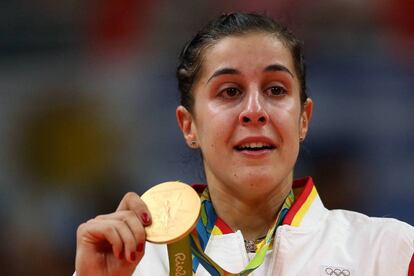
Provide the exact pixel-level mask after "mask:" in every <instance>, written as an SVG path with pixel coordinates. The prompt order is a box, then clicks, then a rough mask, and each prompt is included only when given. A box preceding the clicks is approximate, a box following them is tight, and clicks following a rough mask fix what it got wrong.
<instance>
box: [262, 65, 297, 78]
mask: <svg viewBox="0 0 414 276" xmlns="http://www.w3.org/2000/svg"><path fill="white" fill-rule="evenodd" d="M263 71H264V72H276V71H282V72H286V73H288V74H289V75H290V76H291V77H292V78H295V76H294V75H293V73H292V72H290V70H289V69H288V68H287V67H285V66H283V65H281V64H271V65H269V66H267V67H266V68H265V69H264V70H263Z"/></svg>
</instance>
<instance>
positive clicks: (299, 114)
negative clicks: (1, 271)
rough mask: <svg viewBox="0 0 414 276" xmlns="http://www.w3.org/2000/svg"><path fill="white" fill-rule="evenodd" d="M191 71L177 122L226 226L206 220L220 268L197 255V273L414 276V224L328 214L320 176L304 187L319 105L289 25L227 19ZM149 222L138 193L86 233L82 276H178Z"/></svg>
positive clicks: (212, 32)
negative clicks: (305, 150) (297, 174)
mask: <svg viewBox="0 0 414 276" xmlns="http://www.w3.org/2000/svg"><path fill="white" fill-rule="evenodd" d="M180 62H181V64H180V65H179V67H178V69H177V77H178V81H179V88H180V92H181V106H179V107H178V108H177V110H176V116H177V121H178V124H179V127H180V128H181V130H182V133H183V136H184V139H185V141H186V142H187V144H188V145H189V146H190V147H191V148H194V149H200V150H201V153H202V158H203V163H204V170H205V175H206V179H207V183H208V188H205V189H204V191H201V192H202V195H201V196H202V200H203V208H204V209H203V210H206V209H208V208H210V209H208V211H207V213H208V214H209V221H210V223H211V222H212V224H213V225H214V227H213V229H207V230H206V227H207V226H205V225H204V224H203V222H202V221H201V220H200V221H199V223H198V226H197V231H198V236H200V237H204V239H205V240H204V241H201V243H202V244H203V246H202V251H204V253H205V254H206V255H207V256H208V257H209V258H210V259H211V260H210V261H211V262H210V261H207V262H205V261H203V260H201V259H200V258H199V257H196V256H194V255H193V270H194V272H196V275H210V274H213V275H214V274H217V275H218V274H225V272H224V271H227V272H231V273H236V274H237V273H239V272H241V271H243V272H242V273H241V274H242V275H246V274H248V273H251V274H250V275H407V273H411V274H410V275H414V274H413V273H414V271H413V266H414V264H413V260H412V259H413V251H414V229H413V228H412V227H411V226H409V225H407V224H404V223H402V222H399V221H396V220H392V219H384V218H369V217H366V216H364V215H362V214H358V213H354V212H349V211H342V210H334V211H328V210H327V209H325V208H324V207H323V205H322V202H321V200H320V199H319V197H318V194H317V192H316V189H315V187H314V186H313V183H312V179H311V178H305V179H301V180H296V181H294V180H293V169H294V166H295V163H296V160H297V156H298V152H299V146H300V142H301V141H303V140H304V139H305V137H306V135H307V132H308V129H309V122H310V120H311V117H312V109H313V103H312V100H311V99H310V98H309V97H308V96H307V95H306V90H305V88H306V84H305V65H304V60H303V55H302V48H301V44H300V42H299V41H298V40H297V39H296V38H295V37H294V36H293V35H292V34H291V33H290V32H289V31H288V30H287V29H286V28H284V27H282V26H281V25H279V24H278V23H276V22H274V21H273V20H272V19H270V18H268V17H266V16H261V15H256V14H242V13H233V14H228V15H223V16H221V17H219V18H217V19H216V20H214V21H212V22H211V23H210V24H208V25H207V26H206V27H205V28H203V29H202V30H201V31H200V32H199V33H198V34H197V35H196V36H195V37H194V38H193V40H192V41H191V42H190V43H189V44H187V45H186V47H185V48H184V49H183V51H182V53H181V56H180ZM209 206H210V207H209ZM149 224H151V214H150V213H149V211H148V209H147V208H146V206H145V204H144V203H143V201H142V200H141V199H140V197H139V196H138V195H136V194H135V193H128V194H127V195H125V197H124V198H123V199H122V201H121V203H120V204H119V207H118V209H117V210H116V211H115V212H114V213H112V214H108V215H101V216H98V217H96V218H95V219H92V220H90V221H88V222H86V223H84V224H82V225H81V226H79V228H78V233H77V254H76V271H77V274H78V275H131V274H132V273H134V271H135V273H136V274H134V275H167V274H168V271H169V268H168V256H167V249H166V246H165V245H154V244H150V243H145V233H144V227H145V226H147V225H149ZM203 227H204V228H203ZM200 231H201V232H202V231H204V232H203V233H204V234H203V233H201V232H200ZM264 237H266V238H264ZM192 238H193V239H196V238H197V237H192ZM255 253H257V254H255ZM197 256H198V255H197ZM410 262H411V265H410ZM409 266H411V270H410V272H408V271H409ZM212 267H213V268H212ZM217 267H218V268H217Z"/></svg>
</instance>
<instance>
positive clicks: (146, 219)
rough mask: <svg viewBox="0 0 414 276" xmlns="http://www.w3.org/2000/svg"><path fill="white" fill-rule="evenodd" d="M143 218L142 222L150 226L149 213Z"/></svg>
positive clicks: (142, 216)
mask: <svg viewBox="0 0 414 276" xmlns="http://www.w3.org/2000/svg"><path fill="white" fill-rule="evenodd" d="M141 218H142V222H143V223H144V224H149V223H150V217H149V215H148V214H147V213H142V215H141Z"/></svg>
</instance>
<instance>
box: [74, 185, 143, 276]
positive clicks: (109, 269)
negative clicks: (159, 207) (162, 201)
mask: <svg viewBox="0 0 414 276" xmlns="http://www.w3.org/2000/svg"><path fill="white" fill-rule="evenodd" d="M149 224H151V217H150V213H149V211H148V209H147V206H146V205H145V203H144V202H143V201H142V200H141V198H140V197H139V196H138V195H137V194H136V193H132V192H130V193H127V194H126V195H125V196H124V198H123V199H122V200H121V202H120V204H119V206H118V208H117V210H116V211H115V212H114V213H111V214H107V215H100V216H97V217H96V218H94V219H91V220H89V221H87V222H86V223H83V224H81V225H80V226H79V227H78V231H77V245H76V247H77V248H76V275H78V276H84V275H117V276H118V275H119V276H120V275H131V274H132V273H133V272H134V270H135V267H136V266H137V264H138V263H139V261H140V260H141V258H142V256H143V255H144V248H145V232H144V226H147V225H149Z"/></svg>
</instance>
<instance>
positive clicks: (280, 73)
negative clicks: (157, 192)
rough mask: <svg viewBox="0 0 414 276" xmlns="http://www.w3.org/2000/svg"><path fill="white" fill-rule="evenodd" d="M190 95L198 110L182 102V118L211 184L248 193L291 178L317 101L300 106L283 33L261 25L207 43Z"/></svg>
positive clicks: (182, 123) (296, 81)
mask: <svg viewBox="0 0 414 276" xmlns="http://www.w3.org/2000/svg"><path fill="white" fill-rule="evenodd" d="M193 96H194V108H193V112H192V113H189V112H188V111H187V110H186V109H185V108H184V107H178V108H177V119H178V122H179V125H180V127H181V129H182V131H183V134H184V137H185V138H186V140H187V142H188V144H189V145H190V144H191V141H195V142H196V143H197V147H199V148H200V149H201V151H202V154H203V159H204V160H203V161H204V167H205V173H206V176H207V181H208V184H209V185H221V187H223V188H226V187H227V188H229V189H230V190H234V191H237V192H246V193H250V192H251V191H253V190H261V191H268V190H270V189H272V188H274V187H275V185H278V184H279V183H282V182H283V183H286V185H290V184H291V183H288V182H289V180H290V179H291V178H290V177H291V173H292V171H293V167H294V164H295V162H296V159H297V156H298V152H299V140H300V138H301V137H303V138H304V137H305V135H306V132H307V129H308V123H309V119H310V117H311V112H312V102H311V100H310V99H309V100H308V101H307V102H306V103H305V105H304V107H303V109H302V108H301V103H300V85H299V81H298V77H297V75H296V72H295V69H294V64H293V60H292V57H291V54H290V52H289V50H288V49H287V48H286V47H285V46H284V45H283V43H282V42H281V41H280V40H278V39H277V38H275V37H274V36H271V35H269V34H264V33H250V34H245V35H240V36H229V37H226V38H223V39H221V40H219V41H218V42H217V43H216V44H214V45H213V46H212V47H209V48H207V49H206V50H205V51H204V55H203V63H202V67H201V70H200V72H199V75H198V78H197V80H196V82H195V83H194V85H193ZM257 188H260V189H257ZM289 188H290V186H289Z"/></svg>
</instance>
